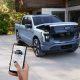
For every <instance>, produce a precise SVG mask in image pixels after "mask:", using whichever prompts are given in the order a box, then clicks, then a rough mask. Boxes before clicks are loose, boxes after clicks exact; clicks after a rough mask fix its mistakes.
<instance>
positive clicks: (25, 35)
mask: <svg viewBox="0 0 80 80" xmlns="http://www.w3.org/2000/svg"><path fill="white" fill-rule="evenodd" d="M15 31H16V38H17V41H18V43H21V42H25V43H26V44H27V45H29V46H32V47H33V50H34V53H35V55H36V56H37V57H41V56H44V55H45V54H46V53H50V52H51V53H54V52H66V51H68V52H73V51H75V50H76V49H77V48H78V45H79V32H78V24H77V23H75V22H62V21H61V20H60V19H58V18H57V17H56V16H53V15H25V16H23V18H22V22H21V23H20V24H17V23H16V24H15Z"/></svg>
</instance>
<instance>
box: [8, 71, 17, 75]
mask: <svg viewBox="0 0 80 80" xmlns="http://www.w3.org/2000/svg"><path fill="white" fill-rule="evenodd" d="M8 73H9V74H10V75H12V76H18V75H17V73H13V72H10V71H9V72H8Z"/></svg>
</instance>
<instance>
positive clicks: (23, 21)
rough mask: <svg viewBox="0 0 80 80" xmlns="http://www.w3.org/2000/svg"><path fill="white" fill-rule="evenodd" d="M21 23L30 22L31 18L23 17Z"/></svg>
mask: <svg viewBox="0 0 80 80" xmlns="http://www.w3.org/2000/svg"><path fill="white" fill-rule="evenodd" d="M22 24H23V25H25V24H32V21H31V18H30V17H27V18H23V20H22Z"/></svg>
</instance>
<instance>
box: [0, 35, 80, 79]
mask: <svg viewBox="0 0 80 80" xmlns="http://www.w3.org/2000/svg"><path fill="white" fill-rule="evenodd" d="M15 42H16V38H15V35H8V36H5V35H4V36H0V80H18V78H16V77H13V76H10V75H9V74H8V68H9V62H10V57H11V52H12V45H13V43H15ZM26 62H27V63H28V65H29V80H80V47H79V48H78V49H77V50H76V51H75V52H74V53H58V54H48V55H46V56H45V57H42V58H38V57H35V55H34V53H33V50H32V49H31V48H30V47H28V50H27V56H26Z"/></svg>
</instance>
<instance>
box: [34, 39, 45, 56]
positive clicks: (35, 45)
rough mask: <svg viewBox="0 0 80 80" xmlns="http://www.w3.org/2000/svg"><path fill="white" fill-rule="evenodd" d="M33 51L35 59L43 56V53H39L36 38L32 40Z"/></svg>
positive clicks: (39, 49) (38, 43) (39, 47)
mask: <svg viewBox="0 0 80 80" xmlns="http://www.w3.org/2000/svg"><path fill="white" fill-rule="evenodd" d="M33 51H34V53H35V55H36V56H37V57H42V56H44V55H45V53H43V52H42V51H41V45H40V41H39V39H38V38H35V39H33Z"/></svg>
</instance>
